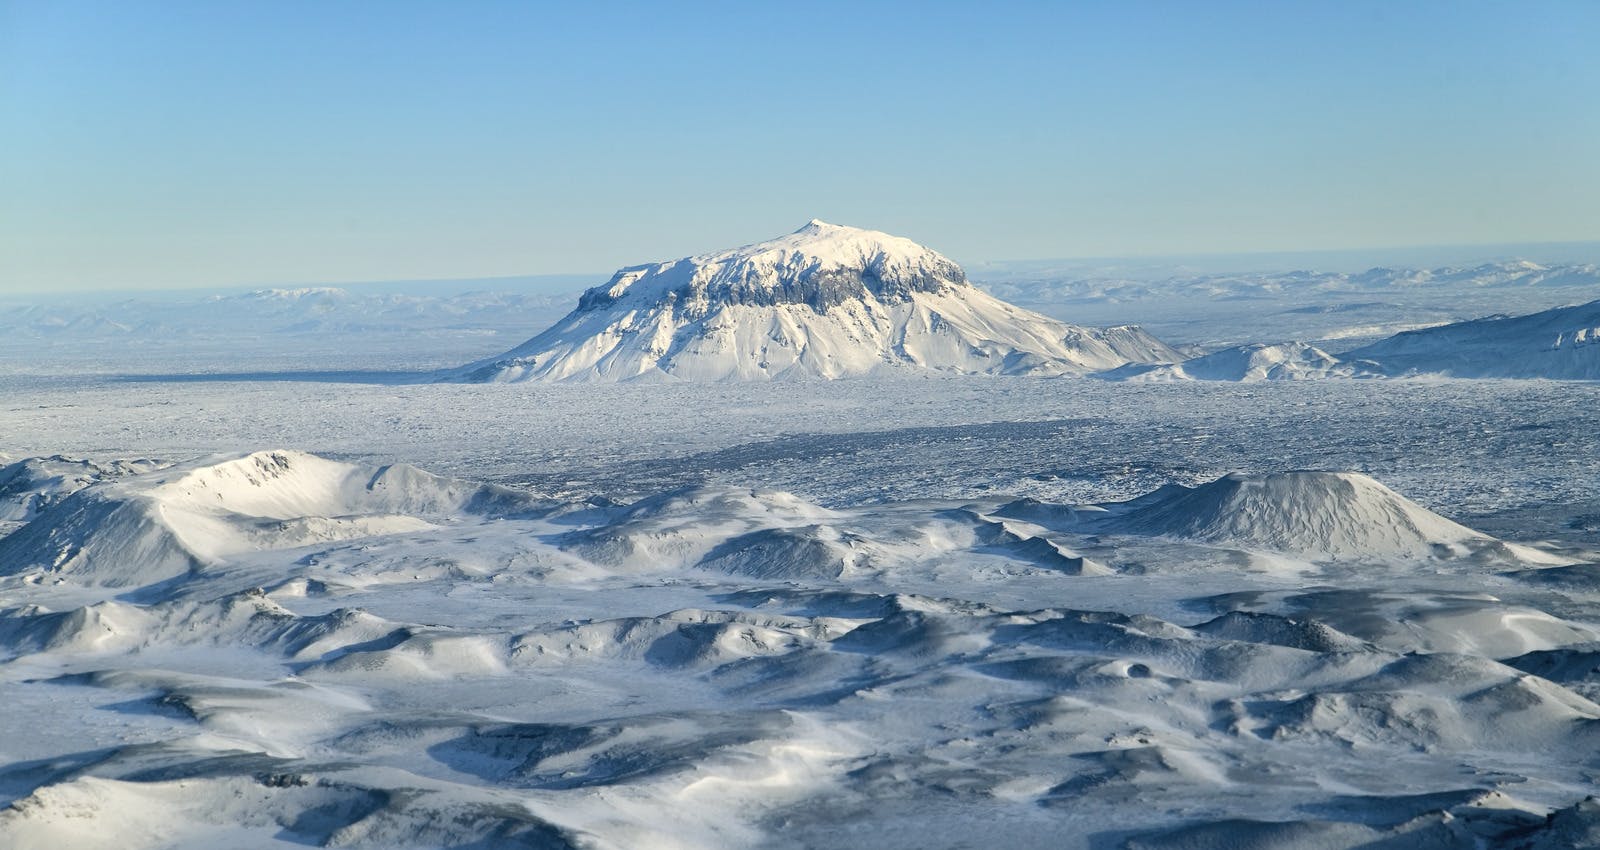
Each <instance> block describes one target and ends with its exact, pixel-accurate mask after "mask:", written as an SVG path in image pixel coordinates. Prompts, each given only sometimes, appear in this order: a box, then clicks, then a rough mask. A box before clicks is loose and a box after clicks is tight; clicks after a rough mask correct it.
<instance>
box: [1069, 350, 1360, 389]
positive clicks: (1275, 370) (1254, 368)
mask: <svg viewBox="0 0 1600 850" xmlns="http://www.w3.org/2000/svg"><path fill="white" fill-rule="evenodd" d="M1373 365H1374V364H1371V363H1366V362H1364V361H1360V360H1352V361H1344V360H1340V359H1339V358H1337V357H1334V356H1333V355H1331V354H1329V353H1328V352H1326V351H1323V350H1322V349H1320V348H1317V347H1316V346H1313V345H1309V344H1307V343H1304V342H1280V343H1275V344H1270V345H1269V344H1266V343H1259V342H1258V343H1252V344H1250V345H1240V346H1235V347H1233V348H1225V349H1223V350H1221V351H1216V352H1212V353H1211V354H1206V355H1203V356H1201V357H1195V358H1192V359H1190V360H1185V361H1184V362H1182V363H1162V364H1143V363H1140V364H1130V365H1128V366H1122V367H1119V368H1117V369H1112V370H1111V371H1109V372H1102V373H1100V374H1099V375H1096V376H1095V377H1098V378H1104V379H1106V380H1110V381H1132V382H1140V383H1155V382H1167V381H1237V382H1241V383H1254V382H1256V381H1307V380H1313V379H1316V378H1368V377H1376V376H1377V373H1376V372H1374V371H1373V369H1372V367H1373Z"/></svg>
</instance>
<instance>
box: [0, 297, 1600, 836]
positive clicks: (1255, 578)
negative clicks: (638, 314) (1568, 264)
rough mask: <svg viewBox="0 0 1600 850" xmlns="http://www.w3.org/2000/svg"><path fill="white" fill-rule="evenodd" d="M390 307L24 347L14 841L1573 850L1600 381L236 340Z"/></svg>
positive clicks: (237, 310) (1590, 659) (1597, 601)
mask: <svg viewBox="0 0 1600 850" xmlns="http://www.w3.org/2000/svg"><path fill="white" fill-rule="evenodd" d="M1384 285H1385V286H1389V285H1390V284H1384ZM1430 285H1439V286H1446V285H1448V286H1456V287H1463V286H1466V285H1465V284H1460V282H1454V283H1450V284H1430ZM1547 285H1550V284H1549V283H1548V282H1541V283H1533V284H1530V286H1531V287H1532V288H1534V289H1538V288H1539V287H1541V286H1547ZM1418 286H1419V287H1421V286H1423V284H1418ZM1497 286H1498V285H1497ZM1562 286H1563V287H1565V288H1564V289H1563V292H1564V294H1565V296H1566V297H1567V298H1568V300H1572V301H1581V300H1592V299H1593V295H1590V297H1589V298H1588V299H1583V298H1571V297H1570V296H1571V295H1573V294H1575V293H1578V292H1580V291H1581V287H1577V286H1576V285H1573V286H1567V285H1565V284H1562ZM1495 288H1496V287H1495V286H1486V287H1469V288H1462V289H1460V293H1461V295H1460V297H1461V298H1463V299H1468V298H1485V299H1487V300H1486V301H1485V302H1483V303H1482V304H1481V306H1482V307H1483V308H1485V309H1483V311H1482V314H1484V315H1486V314H1488V313H1495V312H1510V313H1520V312H1527V308H1522V307H1521V306H1520V305H1521V302H1520V301H1517V300H1515V298H1520V297H1521V296H1515V297H1511V296H1507V297H1506V298H1504V299H1502V300H1500V301H1498V302H1496V301H1494V299H1493V298H1492V297H1490V296H1488V295H1485V294H1484V293H1485V292H1486V291H1489V290H1493V289H1495ZM277 297H281V298H282V299H283V301H282V302H272V301H271V298H277ZM373 297H376V296H366V295H359V294H356V295H351V294H349V293H346V294H345V295H341V296H332V295H329V294H328V293H297V294H291V295H283V296H271V297H269V296H265V295H257V296H253V298H252V299H241V300H240V301H238V302H234V303H232V304H231V309H230V310H229V311H228V312H229V315H231V316H232V318H231V319H230V320H228V322H231V324H230V323H223V324H222V325H221V326H220V327H221V329H220V330H212V331H205V332H203V328H204V326H206V325H207V323H208V322H211V321H213V320H212V319H209V318H204V317H208V316H214V315H215V314H214V313H212V312H211V311H213V310H214V309H215V305H211V304H204V303H200V302H194V301H191V302H188V303H191V304H192V305H194V306H193V307H192V310H193V313H192V314H191V318H189V319H181V316H180V317H178V318H174V319H173V323H169V324H168V325H166V326H165V328H166V329H165V330H163V331H161V332H159V333H154V332H152V333H150V334H146V333H144V332H141V331H138V330H136V329H129V330H114V329H106V328H100V329H98V330H93V331H91V330H88V329H85V328H77V329H65V330H62V331H60V332H59V335H56V336H51V337H49V340H54V341H53V342H52V341H49V340H46V339H45V336H48V335H46V334H44V332H42V331H41V332H40V334H41V335H40V336H38V337H34V338H32V339H33V340H34V342H36V343H37V344H39V345H41V346H44V348H43V349H41V350H40V351H41V353H39V354H37V355H35V356H31V357H30V356H28V355H27V353H26V352H28V351H29V350H30V349H29V348H28V347H27V345H25V344H24V343H22V342H19V341H17V340H16V338H11V339H10V341H9V342H7V345H8V346H9V347H7V348H5V349H4V350H5V352H6V354H7V357H8V360H7V361H6V368H5V369H4V370H3V371H0V435H3V437H4V444H3V445H0V453H3V455H0V704H3V705H4V706H6V709H7V710H6V712H5V713H4V719H3V720H0V724H3V725H0V805H4V806H5V808H3V809H0V846H3V847H7V848H10V847H17V848H59V847H74V848H76V847H85V848H95V847H106V848H117V850H124V848H165V847H181V848H213V847H289V846H305V845H313V846H319V845H320V846H352V847H369V848H427V847H480V848H491V847H584V848H591V847H593V848H634V847H668V848H671V847H686V848H689V847H692V848H702V847H706V848H712V847H726V848H743V847H795V848H799V847H818V846H830V847H853V846H874V847H891V848H893V847H908V848H910V847H916V848H928V847H938V848H943V847H1002V846H1004V847H1068V848H1071V847H1085V848H1121V847H1130V848H1146V847H1169V848H1170V847H1188V848H1209V847H1215V848H1253V847H1256V848H1265V847H1308V848H1309V847H1316V848H1327V847H1335V848H1346V847H1348V848H1355V847H1373V846H1389V847H1412V846H1431V847H1446V848H1458V847H1459V848H1479V847H1501V846H1506V847H1527V848H1558V847H1575V846H1593V845H1595V844H1596V843H1597V842H1600V805H1597V804H1596V803H1595V802H1594V801H1593V800H1592V799H1591V795H1595V794H1596V793H1597V785H1600V781H1597V779H1596V777H1595V773H1594V765H1595V764H1596V763H1597V758H1600V741H1596V740H1591V739H1592V738H1593V737H1594V736H1593V735H1591V734H1590V733H1591V732H1593V731H1594V730H1596V729H1600V725H1597V721H1600V704H1597V703H1596V702H1595V700H1600V674H1597V673H1596V669H1597V667H1600V661H1597V659H1600V654H1597V653H1600V615H1597V614H1596V612H1597V611H1600V607H1597V605H1600V573H1597V572H1596V567H1595V564H1596V563H1597V562H1600V541H1597V539H1596V537H1595V533H1596V531H1597V530H1600V498H1597V497H1596V496H1595V494H1594V489H1593V481H1594V480H1596V477H1597V475H1600V432H1597V431H1596V430H1595V429H1594V428H1593V427H1592V420H1591V417H1590V414H1591V413H1592V410H1593V409H1594V405H1595V404H1596V402H1597V401H1600V385H1596V384H1594V383H1592V382H1552V381H1525V380H1481V381H1465V380H1450V379H1404V380H1332V381H1328V380H1274V379H1273V375H1272V374H1270V373H1272V371H1273V370H1275V369H1276V370H1278V374H1279V375H1287V374H1292V375H1293V376H1295V377H1326V375H1323V374H1321V372H1322V371H1325V369H1324V367H1326V365H1327V360H1325V359H1324V357H1326V358H1328V359H1336V358H1340V357H1341V356H1342V355H1341V352H1342V351H1344V349H1336V348H1329V347H1323V346H1321V345H1307V346H1274V345H1272V344H1267V343H1268V341H1269V340H1271V339H1288V338H1293V337H1296V336H1303V337H1307V338H1315V337H1313V336H1312V335H1309V334H1300V333H1298V332H1297V331H1296V330H1295V328H1294V327H1291V326H1290V324H1284V325H1273V324H1270V323H1263V324H1262V325H1261V326H1260V327H1259V328H1258V330H1259V331H1260V333H1261V338H1260V339H1256V340H1253V341H1252V340H1250V339H1244V340H1239V341H1235V342H1234V343H1233V344H1234V345H1239V344H1249V343H1252V342H1254V343H1263V344H1262V345H1259V346H1255V347H1248V348H1243V349H1239V350H1238V351H1233V352H1228V351H1222V352H1221V353H1220V354H1214V355H1213V356H1212V359H1211V360H1209V361H1208V363H1209V365H1211V366H1212V367H1214V369H1215V370H1216V371H1215V372H1212V373H1207V374H1226V373H1231V372H1232V371H1235V370H1237V371H1241V372H1249V373H1250V374H1252V375H1258V376H1259V377H1261V380H1260V381H1259V382H1244V383H1241V382H1238V381H1237V379H1230V380H1224V381H1216V380H1193V381H1184V380H1177V381H1170V382H1163V381H1160V380H1152V381H1149V382H1134V381H1129V382H1114V381H1102V380H1093V379H1085V378H1076V377H995V376H951V375H938V374H928V375H922V376H913V377H907V376H905V375H901V376H899V377H893V378H884V377H871V376H869V377H856V378H853V379H852V380H842V381H812V382H784V381H779V382H768V381H762V382H737V383H695V382H676V383H669V384H640V383H622V384H615V383H601V384H554V385H552V384H542V383H509V384H461V383H445V384H439V383H425V382H422V381H423V380H424V375H423V373H424V372H425V370H431V369H437V368H439V367H441V366H444V365H447V364H450V363H461V362H467V361H468V360H472V359H474V358H480V357H485V356H489V355H492V354H493V353H494V351H497V350H504V348H505V345H506V339H505V334H507V333H512V334H514V333H517V331H516V330H515V328H516V327H517V325H518V321H527V320H529V319H530V318H531V317H530V316H528V315H514V316H511V319H512V320H516V321H512V320H505V321H502V319H501V318H496V317H495V312H496V311H495V310H493V309H490V308H485V310H484V311H483V313H481V314H478V315H477V318H472V317H471V316H470V315H469V316H468V317H467V318H462V317H461V316H460V315H457V316H455V317H454V318H450V319H445V318H442V312H441V311H436V310H435V309H434V307H425V308H421V310H420V312H419V314H418V315H417V316H416V317H414V318H413V319H410V320H408V322H412V323H414V324H410V325H408V328H407V329H406V330H405V331H404V332H395V331H391V330H384V329H378V328H371V327H368V328H363V329H354V328H348V327H347V328H346V329H345V330H344V331H339V330H338V329H336V328H333V327H331V326H330V327H329V328H328V329H327V330H326V335H325V336H319V335H317V334H305V333H302V332H301V331H298V330H295V329H293V327H294V326H298V325H299V323H300V321H302V319H300V318H297V319H295V320H293V321H290V320H288V319H287V318H285V319H284V320H283V321H282V322H281V323H279V324H272V323H271V322H270V321H268V320H266V319H264V318H263V317H264V316H268V315H271V310H279V309H282V310H286V311H288V313H289V314H291V315H295V316H302V317H303V316H304V315H305V312H306V311H310V310H312V309H316V308H314V307H312V306H311V305H313V304H315V303H319V302H320V300H321V299H324V298H333V299H334V300H335V301H336V302H338V303H340V304H344V305H345V306H340V307H336V308H334V310H333V312H341V311H343V314H345V315H353V312H352V311H360V310H362V309H368V308H372V307H373V305H374V304H375V303H377V302H374V301H371V300H369V298H373ZM480 297H481V298H485V303H492V302H493V301H494V300H495V299H494V298H489V297H487V296H472V298H474V299H478V298H480ZM307 299H309V300H307ZM453 300H454V299H453V298H441V299H439V301H438V302H435V303H434V306H435V307H436V306H437V305H438V304H439V303H445V302H451V301H453ZM556 300H558V301H559V300H561V299H556ZM268 302H270V303H282V304H284V305H287V306H281V307H273V308H271V309H270V310H269V309H268V308H266V307H265V306H264V303H268ZM154 303H155V302H144V303H141V304H140V305H135V306H128V307H126V309H125V310H124V312H123V313H122V315H123V316H124V317H125V318H126V317H131V316H135V315H148V314H151V313H159V312H161V310H160V309H158V308H157V307H154V306H151V305H152V304H154ZM463 303H464V302H463ZM502 303H508V304H509V303H513V302H510V301H507V302H502ZM1463 303H1466V302H1465V301H1464V302H1463ZM1471 303H1473V304H1474V305H1477V304H1479V302H1476V301H1473V302H1471ZM530 304H531V302H530ZM359 305H365V307H362V306H359ZM18 309H19V310H21V309H22V308H18ZM51 309H58V308H51ZM82 309H83V310H84V311H86V312H87V311H89V308H82ZM94 309H96V310H99V309H104V308H103V306H102V307H97V308H94ZM527 309H528V310H530V311H531V310H533V309H534V307H532V306H528V307H527ZM539 309H545V308H539ZM1052 309H1060V310H1066V309H1067V308H1066V307H1064V306H1063V305H1059V304H1058V305H1056V307H1055V308H1052ZM1474 309H1476V307H1475V308H1474ZM508 312H510V313H516V312H517V310H516V309H511V308H508ZM11 315H18V314H11ZM1306 315H1310V314H1293V316H1295V317H1303V316H1306ZM1318 315H1331V314H1318ZM1389 316H1390V319H1391V320H1392V321H1393V322H1394V323H1415V324H1428V323H1430V320H1429V318H1428V315H1427V314H1426V311H1422V310H1420V308H1419V310H1417V311H1408V310H1405V309H1397V310H1394V311H1391V312H1390V313H1389ZM1137 318H1138V317H1137V316H1133V317H1130V319H1137ZM1462 318H1467V317H1462ZM180 319H181V320H180ZM1085 321H1087V320H1085ZM1290 321H1300V319H1298V318H1295V319H1292V320H1290ZM252 323H254V325H255V326H256V327H259V328H261V330H260V332H259V336H258V337H256V340H257V341H256V342H252V343H250V344H247V345H243V346H242V347H241V348H240V350H239V352H238V353H235V354H233V355H232V356H231V359H230V357H229V356H228V355H227V351H226V346H225V345H223V344H222V343H221V338H222V337H224V336H226V334H227V333H239V332H240V329H241V328H245V327H250V326H252ZM446 326H449V327H454V328H455V330H453V331H448V332H444V331H441V332H437V333H436V332H435V331H437V330H438V329H440V328H443V327H446ZM214 327H216V326H214ZM186 328H187V330H186ZM430 329H433V330H430ZM1193 330H1194V335H1193V336H1189V337H1185V338H1175V339H1176V340H1177V341H1183V342H1192V341H1196V340H1202V339H1216V340H1221V339H1223V338H1225V337H1226V336H1228V334H1229V331H1228V329H1227V327H1226V326H1224V325H1216V324H1210V325H1208V324H1204V323H1200V324H1195V325H1193ZM407 333H416V334H417V335H418V339H419V340H422V341H425V343H426V344H423V343H422V342H419V345H418V347H417V348H415V349H411V350H407V349H406V348H405V347H404V346H403V345H402V344H401V343H402V341H403V338H404V336H405V334H407ZM88 334H114V335H117V336H116V337H115V338H120V339H122V340H124V342H125V343H127V344H125V345H123V346H121V347H118V348H113V347H111V346H107V345H104V344H99V343H97V344H94V345H92V346H90V345H85V346H84V347H83V349H82V351H81V352H80V354H81V358H80V359H76V360H74V359H71V358H56V357H54V356H53V354H54V353H55V352H56V351H59V350H70V348H71V346H70V345H69V344H68V342H69V341H70V340H72V339H79V340H84V339H88V338H90V337H89V336H85V335H88ZM207 334H213V335H212V336H208V335H207ZM75 335H76V336H75ZM163 336H178V337H182V338H188V339H190V340H191V341H193V343H194V344H193V346H191V347H188V348H185V347H183V346H176V345H173V346H170V347H169V346H163V345H161V344H159V342H158V340H159V339H160V338H162V337H163ZM96 338H102V337H96ZM103 338H111V337H103ZM209 340H217V343H216V347H214V348H213V347H211V346H212V342H210V341H209ZM363 340H364V341H366V342H367V343H370V347H365V348H363V347H362V346H361V345H359V343H361V342H362V341H363ZM58 346H59V347H60V348H58ZM340 347H344V348H349V349H351V357H350V358H349V359H347V360H342V361H341V360H334V359H331V357H330V354H331V353H332V352H333V351H334V350H335V349H337V348H340ZM1228 347H1231V346H1222V347H1221V348H1228ZM195 352H202V353H204V354H205V356H206V357H207V358H213V359H208V360H207V361H206V367H205V368H203V369H197V368H194V363H193V359H192V358H193V357H194V356H195ZM1330 352H1331V353H1330ZM351 361H355V362H354V363H352V362H351ZM1206 365H1207V364H1196V363H1195V361H1190V362H1189V363H1186V364H1183V366H1181V367H1178V368H1182V369H1185V370H1189V369H1195V370H1196V371H1201V372H1203V371H1204V369H1203V367H1204V366H1206ZM1152 368H1154V369H1159V368H1169V367H1152ZM1190 377H1195V378H1199V377H1201V375H1199V374H1196V375H1191V376H1190Z"/></svg>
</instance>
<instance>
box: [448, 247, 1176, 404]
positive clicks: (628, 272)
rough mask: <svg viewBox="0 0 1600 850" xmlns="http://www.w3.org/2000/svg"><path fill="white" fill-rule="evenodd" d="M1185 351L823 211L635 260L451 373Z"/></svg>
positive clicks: (732, 375)
mask: <svg viewBox="0 0 1600 850" xmlns="http://www.w3.org/2000/svg"><path fill="white" fill-rule="evenodd" d="M1176 359H1180V358H1179V357H1178V355H1177V354H1176V352H1174V351H1173V350H1172V349H1171V348H1169V347H1168V346H1167V345H1166V344H1164V343H1162V342H1161V341H1160V340H1158V339H1156V338H1154V337H1152V336H1150V335H1149V334H1147V333H1145V332H1144V331H1142V330H1140V329H1139V328H1137V327H1133V326H1122V327H1113V328H1104V329H1099V328H1084V327H1078V326H1076V325H1069V324H1066V323H1063V322H1059V321H1056V320H1054V319H1050V318H1047V317H1045V316H1041V315H1039V314H1037V313H1032V312H1029V311H1027V310H1023V309H1021V308H1019V307H1016V306H1013V305H1011V304H1007V303H1006V302H1004V301H1001V300H999V299H997V298H995V297H993V296H991V295H988V294H987V293H984V292H983V291H981V290H979V289H977V288H976V287H974V286H972V285H971V284H970V283H968V282H967V277H966V273H965V272H963V271H962V269H961V267H960V266H958V265H956V264H955V263H954V262H952V261H950V260H949V259H947V258H945V257H944V256H942V255H940V254H939V253H937V252H935V251H932V250H930V249H928V248H925V247H923V246H921V245H918V244H917V243H915V242H912V241H911V240H909V239H904V238H900V237H896V236H890V235H888V234H886V233H879V232H877V231H871V230H861V229H858V228H853V227H842V226H839V225H834V224H828V223H826V222H822V221H812V222H810V223H809V224H807V225H806V226H804V227H802V228H800V229H799V230H797V231H795V232H794V233H791V234H789V235H787V236H782V237H779V238H777V239H773V240H770V241H767V242H760V243H757V244H754V245H747V246H745V247H742V248H734V249H732V250H726V251H718V252H715V253H711V254H703V255H700V256H696V257H688V258H685V259H681V260H675V261H670V262H663V263H654V264H649V265H642V266H633V267H630V268H625V269H622V270H621V271H619V272H617V274H616V275H615V276H614V277H612V279H611V280H610V282H608V283H606V284H605V285H604V286H600V287H596V288H594V289H590V290H589V291H588V292H586V293H584V295H583V297H582V298H581V299H580V300H579V302H578V307H577V309H575V310H573V311H572V313H570V314H568V315H567V317H566V318H564V319H562V320H561V321H559V322H557V323H556V324H555V325H554V326H553V327H551V328H550V329H549V330H546V331H545V332H544V333H541V334H539V335H538V336H535V337H534V338H532V339H530V340H528V341H527V342H525V343H523V344H522V345H520V346H518V347H516V348H514V349H512V350H511V351H508V352H506V353H505V354H503V355H501V356H498V357H492V358H489V359H486V360H481V361H478V362H476V363H473V364H470V365H468V366H466V367H463V368H462V369H460V370H457V371H456V372H455V373H453V375H452V377H454V378H456V379H459V380H468V381H620V380H632V379H651V378H655V379H680V380H696V381H716V380H762V379H772V378H839V377H845V376H849V375H862V374H867V373H872V372H881V371H884V370H886V369H893V368H911V369H924V370H932V371H939V372H953V373H965V374H973V373H985V374H1008V375H1009V374H1047V375H1048V374H1081V373H1085V372H1092V371H1098V370H1102V369H1110V368H1114V367H1116V366H1121V365H1123V364H1125V363H1130V362H1133V363H1148V362H1170V361H1172V360H1176Z"/></svg>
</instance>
